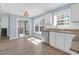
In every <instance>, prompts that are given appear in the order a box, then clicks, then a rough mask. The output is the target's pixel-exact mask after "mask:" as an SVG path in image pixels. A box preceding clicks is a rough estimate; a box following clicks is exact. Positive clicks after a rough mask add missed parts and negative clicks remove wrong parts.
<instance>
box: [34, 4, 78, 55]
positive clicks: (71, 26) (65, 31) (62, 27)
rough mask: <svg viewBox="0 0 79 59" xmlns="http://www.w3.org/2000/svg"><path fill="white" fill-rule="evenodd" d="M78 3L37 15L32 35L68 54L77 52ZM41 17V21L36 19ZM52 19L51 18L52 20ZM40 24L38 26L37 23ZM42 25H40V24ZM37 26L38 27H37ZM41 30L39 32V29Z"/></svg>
mask: <svg viewBox="0 0 79 59" xmlns="http://www.w3.org/2000/svg"><path fill="white" fill-rule="evenodd" d="M78 10H79V4H75V3H73V4H68V5H65V6H62V7H59V8H57V9H55V10H52V11H50V12H48V13H47V14H45V15H43V16H40V17H37V18H36V19H35V22H37V23H34V26H35V25H36V27H35V28H34V29H35V32H34V33H33V35H35V36H36V37H39V38H41V39H42V41H43V42H45V43H47V44H49V45H50V46H52V47H54V48H57V49H59V50H62V51H64V52H66V53H69V54H79V46H78V45H79V42H78V40H79V37H78V35H79V26H78V25H79V20H78V19H79V11H78ZM37 19H39V20H40V19H42V23H41V21H40V23H41V24H40V23H39V22H38V21H36V20H37ZM52 19H53V20H52ZM38 24H40V26H39V25H38ZM41 25H42V26H41ZM37 26H38V27H37ZM40 28H41V30H42V32H41V30H40Z"/></svg>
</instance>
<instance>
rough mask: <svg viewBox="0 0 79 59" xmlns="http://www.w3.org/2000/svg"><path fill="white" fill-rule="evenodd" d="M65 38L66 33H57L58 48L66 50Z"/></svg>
mask: <svg viewBox="0 0 79 59" xmlns="http://www.w3.org/2000/svg"><path fill="white" fill-rule="evenodd" d="M64 44H65V39H64V33H56V48H58V49H60V50H63V51H64V48H65V46H64Z"/></svg>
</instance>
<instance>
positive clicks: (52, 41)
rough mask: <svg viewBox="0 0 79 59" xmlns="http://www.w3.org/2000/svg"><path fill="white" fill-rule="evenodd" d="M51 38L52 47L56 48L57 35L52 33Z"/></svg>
mask: <svg viewBox="0 0 79 59" xmlns="http://www.w3.org/2000/svg"><path fill="white" fill-rule="evenodd" d="M49 38H50V40H49V43H50V45H51V46H53V47H56V33H55V32H50V36H49Z"/></svg>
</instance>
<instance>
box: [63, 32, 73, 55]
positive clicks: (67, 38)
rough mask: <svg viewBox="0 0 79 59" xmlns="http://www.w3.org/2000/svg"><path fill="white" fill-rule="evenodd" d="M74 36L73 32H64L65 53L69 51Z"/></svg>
mask: <svg viewBox="0 0 79 59" xmlns="http://www.w3.org/2000/svg"><path fill="white" fill-rule="evenodd" d="M74 36H75V35H74V34H67V33H66V34H65V52H67V53H71V51H70V47H71V43H72V40H73V38H74Z"/></svg>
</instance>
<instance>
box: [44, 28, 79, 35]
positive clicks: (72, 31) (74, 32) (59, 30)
mask: <svg viewBox="0 0 79 59" xmlns="http://www.w3.org/2000/svg"><path fill="white" fill-rule="evenodd" d="M43 31H46V32H60V33H69V34H79V29H51V28H48V29H45V30H43Z"/></svg>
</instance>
